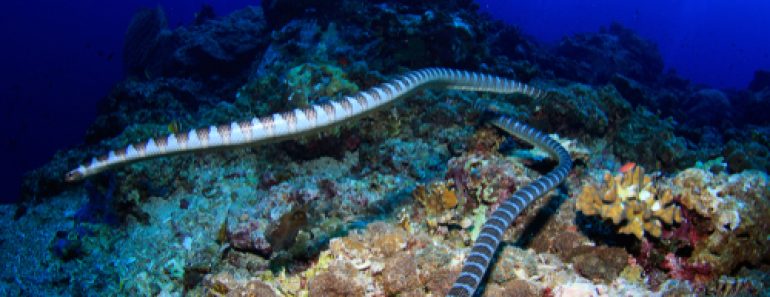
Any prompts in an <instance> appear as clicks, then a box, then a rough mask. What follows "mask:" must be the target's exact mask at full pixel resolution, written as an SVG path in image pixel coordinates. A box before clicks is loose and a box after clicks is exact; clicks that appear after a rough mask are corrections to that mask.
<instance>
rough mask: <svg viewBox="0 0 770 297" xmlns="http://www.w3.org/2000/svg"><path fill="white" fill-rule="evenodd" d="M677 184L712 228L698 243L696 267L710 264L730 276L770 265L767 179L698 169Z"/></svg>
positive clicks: (769, 190) (686, 202) (686, 204)
mask: <svg viewBox="0 0 770 297" xmlns="http://www.w3.org/2000/svg"><path fill="white" fill-rule="evenodd" d="M673 183H674V184H675V185H676V186H677V187H678V188H679V190H678V191H677V195H679V196H680V197H681V202H682V205H683V206H684V207H686V208H688V209H691V210H694V211H695V212H697V213H698V214H699V215H701V216H703V217H705V218H707V219H709V220H710V222H711V225H712V227H711V233H710V234H704V235H702V237H703V238H702V239H700V240H699V241H697V242H696V243H695V246H694V250H693V251H692V256H691V257H690V259H689V262H690V263H707V264H708V265H709V266H710V267H711V269H712V270H713V272H714V273H716V274H724V273H729V272H730V271H733V269H735V268H737V267H739V266H740V265H745V264H750V265H759V264H760V263H762V261H768V260H770V219H769V218H768V215H767V214H768V213H770V200H768V197H770V184H769V183H768V176H767V174H765V173H762V172H758V171H744V172H742V173H739V174H731V175H728V174H725V173H720V174H713V173H711V172H709V171H705V170H702V169H695V168H693V169H687V170H685V171H683V172H681V173H679V174H678V175H677V176H676V177H675V178H674V179H673Z"/></svg>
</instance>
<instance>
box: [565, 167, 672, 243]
mask: <svg viewBox="0 0 770 297" xmlns="http://www.w3.org/2000/svg"><path fill="white" fill-rule="evenodd" d="M577 208H578V209H579V210H580V211H582V212H583V213H585V214H586V215H599V216H601V217H602V218H604V219H609V220H611V221H612V222H613V223H614V224H615V225H621V227H620V229H619V231H620V233H624V234H633V235H634V236H636V237H637V238H639V239H642V238H643V236H644V234H645V233H647V234H650V235H652V236H653V237H660V236H661V234H662V231H663V224H669V225H670V224H673V223H679V222H681V221H682V214H681V210H680V209H679V206H678V205H676V204H675V203H674V196H673V194H672V193H671V190H669V189H664V188H662V187H659V186H658V185H657V184H656V183H655V182H654V181H653V180H652V177H651V176H649V175H645V174H644V169H642V167H641V166H636V167H634V168H633V169H632V170H629V171H628V172H625V173H621V174H619V175H616V176H614V177H613V176H611V175H610V174H609V173H607V174H605V175H604V184H603V185H602V187H600V188H597V187H596V186H594V185H592V184H586V185H585V186H584V187H583V191H582V192H581V193H580V195H579V196H578V200H577Z"/></svg>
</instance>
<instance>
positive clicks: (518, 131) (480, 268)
mask: <svg viewBox="0 0 770 297" xmlns="http://www.w3.org/2000/svg"><path fill="white" fill-rule="evenodd" d="M493 123H494V125H495V126H497V127H499V128H500V129H503V130H505V131H506V132H508V133H510V134H512V135H514V136H516V137H518V138H521V139H523V140H525V141H527V142H528V143H531V144H533V145H535V146H538V147H540V148H542V149H544V150H545V151H547V152H548V153H549V154H550V155H551V156H554V157H557V158H558V160H559V165H557V166H556V168H555V169H554V170H552V171H551V172H549V173H548V174H546V175H543V176H541V177H540V178H538V179H536V180H535V181H534V182H532V183H530V184H528V185H526V186H524V187H523V188H521V189H519V190H518V191H516V193H514V194H513V196H511V197H510V198H508V199H506V200H505V201H504V202H503V203H501V204H500V206H498V207H497V209H496V210H495V211H494V212H492V215H491V216H490V217H489V219H487V221H486V222H485V223H484V226H483V227H482V228H481V233H479V237H478V238H476V242H475V243H474V244H473V248H471V253H470V254H469V255H468V257H467V258H466V259H465V263H464V264H463V269H462V272H461V273H460V276H459V277H458V278H457V280H456V281H455V283H454V285H453V286H452V289H451V290H450V291H449V294H448V296H458V297H459V296H473V294H474V293H475V292H476V289H478V286H479V285H480V284H481V280H482V279H483V278H484V275H485V274H486V271H487V269H488V268H489V265H490V264H491V263H490V262H491V261H492V257H493V256H494V254H495V251H497V248H498V246H499V245H500V241H501V240H502V238H503V233H505V230H506V229H508V227H509V226H510V225H511V223H513V220H515V219H516V217H517V216H518V215H519V213H520V212H521V211H522V210H523V209H524V208H526V207H527V205H529V204H530V203H532V201H534V200H535V199H537V198H539V197H540V196H543V195H545V193H548V191H550V190H552V189H553V188H554V187H556V186H557V185H559V184H560V183H561V182H562V181H564V179H565V178H566V177H567V174H569V171H570V169H571V168H572V159H570V156H569V153H568V152H567V151H566V150H565V149H564V148H563V147H562V146H561V145H560V144H559V143H558V142H556V141H554V140H553V139H551V138H550V137H548V136H547V135H545V134H543V133H541V132H540V131H537V130H535V129H534V128H532V127H529V126H527V125H524V124H522V123H519V122H516V121H514V120H512V119H510V118H507V117H504V116H501V117H499V118H497V119H496V120H495V121H494V122H493Z"/></svg>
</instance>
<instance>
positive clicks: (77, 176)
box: [64, 166, 85, 183]
mask: <svg viewBox="0 0 770 297" xmlns="http://www.w3.org/2000/svg"><path fill="white" fill-rule="evenodd" d="M84 169H85V168H83V167H82V166H81V167H78V168H76V169H74V170H71V171H69V172H67V173H66V174H64V181H66V182H70V183H71V182H76V181H80V180H83V178H85V174H83V170H84Z"/></svg>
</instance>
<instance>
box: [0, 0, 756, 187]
mask: <svg viewBox="0 0 770 297" xmlns="http://www.w3.org/2000/svg"><path fill="white" fill-rule="evenodd" d="M629 2H630V1H612V0H550V1H549V0H539V1H513V0H479V3H480V4H481V7H482V9H483V10H485V11H488V12H490V13H491V14H492V15H493V16H495V17H497V18H500V19H503V20H505V21H507V22H509V23H511V24H515V25H518V26H520V27H521V28H522V29H523V30H524V32H526V33H528V34H531V35H534V36H536V37H538V38H540V39H541V40H543V41H544V42H545V43H555V42H558V40H559V39H560V38H561V37H562V36H565V35H567V34H572V33H576V32H593V31H596V30H598V28H599V27H600V26H605V25H607V24H609V23H610V22H612V21H619V22H621V23H623V24H624V25H626V26H628V27H630V28H632V29H634V30H636V31H637V32H639V34H640V35H641V36H643V37H645V38H649V39H651V40H654V41H655V42H657V43H658V44H659V46H660V49H661V53H662V54H663V57H664V59H665V61H666V64H667V66H668V67H672V68H676V69H677V70H678V72H679V73H680V74H682V75H683V76H685V77H687V78H690V79H692V80H694V81H696V82H702V83H706V84H710V85H713V86H717V87H735V88H743V87H745V86H746V84H747V83H748V82H749V80H750V79H751V76H752V74H753V72H754V70H756V69H758V68H764V69H770V56H768V55H770V54H769V53H770V37H768V36H770V31H768V28H770V17H768V16H770V1H764V0H755V1H730V0H679V1H677V0H648V1H640V2H642V3H634V4H628V3H629ZM204 3H208V4H210V5H212V6H213V7H214V8H215V10H216V12H217V13H218V14H220V15H223V14H226V13H229V12H231V11H232V10H234V9H237V8H240V7H243V6H244V5H247V4H252V5H257V4H258V3H259V2H258V1H257V0H254V1H246V0H209V1H202V0H184V1H180V0H177V1H171V0H168V1H149V0H134V1H109V2H105V1H95V0H73V1H50V0H49V1H42V0H26V1H25V0H9V1H4V3H3V4H4V7H3V10H2V11H0V45H1V46H0V114H1V115H0V125H2V126H0V127H2V128H0V166H2V167H1V170H0V200H1V201H4V202H7V201H13V200H15V199H16V198H17V196H18V189H19V184H20V181H21V175H22V173H23V172H24V171H26V170H29V169H32V168H35V167H37V166H40V165H42V164H44V163H45V162H46V161H47V160H48V159H49V158H50V157H51V156H52V155H53V153H54V152H55V151H57V150H60V149H66V148H67V147H68V146H72V145H74V144H77V143H78V142H80V141H82V136H83V134H84V131H85V129H86V127H87V126H88V125H89V124H90V123H91V121H92V120H93V118H94V116H95V106H96V102H97V101H98V100H99V99H100V98H102V97H104V96H105V95H106V94H107V93H108V92H109V90H110V88H111V87H112V85H113V84H114V83H115V82H117V81H119V80H120V79H122V62H121V61H120V59H121V56H122V52H121V49H122V43H123V34H124V32H125V30H126V27H127V26H128V23H129V21H130V20H131V16H132V15H133V13H134V12H135V11H136V10H137V9H138V8H140V7H155V6H157V5H162V6H163V8H164V10H165V12H166V16H167V18H168V20H169V24H170V25H171V26H172V27H175V26H178V25H180V24H187V23H189V22H190V21H191V20H192V18H193V16H194V14H195V12H197V11H198V10H199V9H200V7H201V5H202V4H204Z"/></svg>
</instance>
